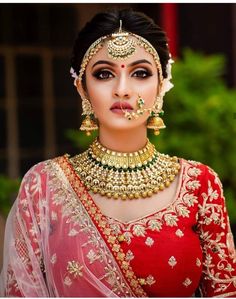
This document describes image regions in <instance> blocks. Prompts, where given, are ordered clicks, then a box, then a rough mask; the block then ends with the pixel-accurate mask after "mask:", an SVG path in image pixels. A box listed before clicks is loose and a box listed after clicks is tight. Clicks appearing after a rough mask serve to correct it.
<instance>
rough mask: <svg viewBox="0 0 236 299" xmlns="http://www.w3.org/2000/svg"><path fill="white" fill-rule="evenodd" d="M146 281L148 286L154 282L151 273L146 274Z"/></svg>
mask: <svg viewBox="0 0 236 299" xmlns="http://www.w3.org/2000/svg"><path fill="white" fill-rule="evenodd" d="M146 282H147V284H148V285H149V286H151V285H152V284H154V283H156V280H155V279H154V277H153V276H152V275H148V277H147V278H146Z"/></svg>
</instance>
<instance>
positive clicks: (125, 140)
mask: <svg viewBox="0 0 236 299" xmlns="http://www.w3.org/2000/svg"><path fill="white" fill-rule="evenodd" d="M98 139H99V142H100V143H101V144H102V145H103V146H104V147H106V148H108V149H110V150H113V151H116V152H126V153H129V152H135V151H138V150H140V149H142V148H144V147H145V145H146V144H147V128H146V127H145V126H144V127H141V128H134V129H129V130H111V129H110V128H109V129H108V128H104V127H100V128H99V138H98Z"/></svg>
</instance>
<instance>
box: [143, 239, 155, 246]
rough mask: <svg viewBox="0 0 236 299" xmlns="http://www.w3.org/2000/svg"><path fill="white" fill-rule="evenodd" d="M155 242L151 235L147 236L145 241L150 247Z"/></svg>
mask: <svg viewBox="0 0 236 299" xmlns="http://www.w3.org/2000/svg"><path fill="white" fill-rule="evenodd" d="M153 243H154V240H153V239H152V238H150V237H147V239H146V241H145V244H146V245H147V246H149V247H151V246H152V245H153Z"/></svg>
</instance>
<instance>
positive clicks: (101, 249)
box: [48, 156, 146, 297]
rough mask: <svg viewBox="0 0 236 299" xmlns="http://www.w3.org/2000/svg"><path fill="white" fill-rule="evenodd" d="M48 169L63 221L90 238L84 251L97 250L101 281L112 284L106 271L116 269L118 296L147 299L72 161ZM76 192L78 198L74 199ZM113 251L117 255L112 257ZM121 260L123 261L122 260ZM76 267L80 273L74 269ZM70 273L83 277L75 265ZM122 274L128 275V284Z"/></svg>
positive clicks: (55, 163)
mask: <svg viewBox="0 0 236 299" xmlns="http://www.w3.org/2000/svg"><path fill="white" fill-rule="evenodd" d="M48 168H49V171H50V173H51V174H52V175H51V176H52V178H51V180H50V183H51V185H50V188H51V190H52V192H53V194H54V196H53V204H55V205H56V206H58V205H60V206H61V213H62V217H63V218H65V219H66V223H68V224H69V223H71V225H70V226H72V227H73V226H74V229H76V230H78V231H79V233H80V234H84V236H86V238H85V239H84V241H83V243H82V244H81V246H82V247H83V248H86V246H87V245H89V246H93V249H94V252H95V254H96V255H97V257H98V258H97V260H98V261H99V262H100V263H101V265H100V266H99V269H100V270H101V275H100V276H99V277H98V279H100V280H101V281H102V280H103V279H104V280H106V281H107V282H108V283H109V281H111V280H110V279H107V277H108V276H106V274H105V275H104V272H105V271H106V269H105V267H106V266H107V265H109V267H112V268H113V269H115V271H116V272H115V274H116V284H115V285H113V284H111V289H112V291H114V292H115V293H116V294H118V293H119V294H123V295H124V294H125V296H126V297H133V296H134V294H136V295H137V296H139V297H143V296H145V294H146V293H145V291H144V290H143V289H142V288H141V287H140V286H139V285H138V281H137V278H136V277H135V274H134V272H133V271H132V268H131V267H130V265H129V263H128V262H127V261H125V260H124V259H125V255H124V254H123V256H121V254H120V253H122V250H121V248H120V245H119V244H118V241H117V240H116V237H115V236H114V235H113V236H112V234H111V228H109V227H108V224H107V219H106V218H105V217H104V216H103V215H102V214H101V213H100V212H99V211H98V209H97V207H96V205H95V204H94V203H93V201H92V199H91V198H90V196H89V194H88V192H87V190H86V188H84V187H83V184H82V183H81V181H80V180H79V178H78V177H77V176H76V173H75V172H74V170H73V168H72V166H71V165H70V163H69V160H68V157H66V156H63V157H59V158H56V159H54V160H53V161H52V163H51V162H50V163H49V164H48ZM71 187H72V188H71ZM75 192H76V194H77V196H78V197H76V196H74V193H75ZM78 198H79V200H78ZM95 223H96V225H95ZM73 232H75V231H72V235H73ZM100 233H103V234H104V236H103V237H105V239H107V241H108V240H109V246H110V249H109V247H107V245H106V242H105V240H104V239H103V238H101V236H100ZM112 237H113V238H112ZM110 241H111V242H110ZM111 251H112V252H113V254H111ZM90 254H91V253H90ZM89 257H90V258H91V255H89ZM89 257H88V259H89ZM114 257H115V258H114ZM121 257H122V259H123V260H119V258H121ZM91 261H92V259H91ZM117 263H119V264H120V267H115V266H114V265H117ZM74 267H75V268H76V269H74ZM69 270H70V272H71V273H75V274H76V273H77V275H79V272H77V271H81V272H82V269H81V268H80V267H79V268H78V269H77V267H76V265H73V264H72V265H70V267H69ZM122 271H124V274H125V275H126V277H127V281H126V280H125V278H124V276H123V273H122ZM70 275H72V274H70ZM128 275H129V277H128ZM67 277H69V278H71V277H70V276H69V275H67ZM118 277H119V279H118ZM66 282H67V283H68V284H69V283H70V282H69V279H67V280H66Z"/></svg>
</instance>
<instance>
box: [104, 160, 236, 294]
mask: <svg viewBox="0 0 236 299" xmlns="http://www.w3.org/2000/svg"><path fill="white" fill-rule="evenodd" d="M181 178H182V180H181V182H180V185H179V189H178V193H177V195H176V198H175V200H174V201H173V202H172V203H171V204H170V205H168V206H167V207H165V208H163V209H161V210H160V211H158V212H156V213H153V214H151V215H148V216H146V217H142V218H140V219H138V220H135V221H130V222H128V223H122V222H120V221H118V220H115V219H112V218H109V217H106V218H107V221H108V222H109V225H110V228H111V229H112V231H113V233H114V234H115V235H117V237H118V239H119V241H120V244H121V247H122V249H123V251H124V253H125V255H126V259H127V260H128V261H129V262H130V264H131V266H132V268H133V270H134V272H135V274H136V276H137V277H138V279H139V282H140V284H141V285H142V286H143V288H144V290H145V292H146V293H147V294H148V296H149V297H189V296H192V295H194V293H195V292H196V290H197V289H198V286H200V293H201V295H202V296H207V297H213V296H220V297H222V296H224V297H230V296H235V295H236V277H235V275H236V271H235V266H236V265H235V262H236V256H235V249H234V243H233V237H232V233H231V231H230V226H229V219H228V215H227V211H226V206H225V200H224V197H223V194H222V186H221V182H220V180H219V178H218V176H217V174H216V173H215V172H214V171H213V170H212V169H210V168H209V167H207V166H205V165H203V164H200V163H197V162H193V161H191V162H189V161H185V160H182V174H181Z"/></svg>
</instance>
